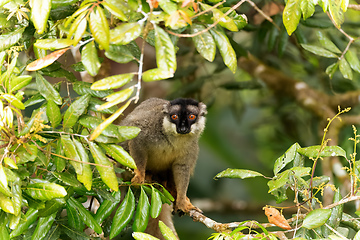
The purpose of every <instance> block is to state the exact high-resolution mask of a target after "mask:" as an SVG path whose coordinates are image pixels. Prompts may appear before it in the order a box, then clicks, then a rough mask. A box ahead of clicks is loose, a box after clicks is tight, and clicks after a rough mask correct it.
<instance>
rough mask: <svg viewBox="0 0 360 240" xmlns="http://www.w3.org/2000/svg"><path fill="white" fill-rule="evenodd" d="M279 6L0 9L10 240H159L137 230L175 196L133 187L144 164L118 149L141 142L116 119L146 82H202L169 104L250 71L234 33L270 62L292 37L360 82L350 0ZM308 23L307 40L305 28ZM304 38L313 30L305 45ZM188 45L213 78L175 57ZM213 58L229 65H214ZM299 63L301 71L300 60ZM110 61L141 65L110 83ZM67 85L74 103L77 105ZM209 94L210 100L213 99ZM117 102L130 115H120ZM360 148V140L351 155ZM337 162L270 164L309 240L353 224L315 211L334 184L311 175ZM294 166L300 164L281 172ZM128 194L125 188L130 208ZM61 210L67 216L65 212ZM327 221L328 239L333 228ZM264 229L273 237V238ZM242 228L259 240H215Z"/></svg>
mask: <svg viewBox="0 0 360 240" xmlns="http://www.w3.org/2000/svg"><path fill="white" fill-rule="evenodd" d="M245 2H247V3H249V4H250V5H251V6H252V7H254V8H255V9H257V10H258V12H260V13H261V14H262V15H263V16H264V17H265V18H266V19H267V20H268V21H269V22H270V23H271V24H270V23H269V22H263V23H261V24H259V25H258V26H255V25H254V24H248V20H247V15H250V14H247V15H245V14H240V11H239V8H240V7H242V5H243V4H244V3H245ZM280 5H283V6H284V10H283V12H281V11H279V12H278V13H276V14H275V15H274V16H272V18H270V17H269V16H268V15H266V13H264V12H262V11H261V10H259V9H258V8H257V6H256V5H255V4H254V2H252V1H250V0H242V1H239V2H237V3H234V2H232V1H228V2H226V1H225V0H224V1H218V0H209V1H195V0H184V1H171V0H148V1H135V0H127V1H116V0H104V1H98V0H85V1H80V0H66V1H60V0H30V1H24V0H13V1H10V0H2V1H0V26H1V30H0V33H1V36H0V62H1V63H2V67H1V69H0V74H1V75H0V83H1V87H0V100H1V101H0V130H1V132H0V136H1V140H0V143H1V144H0V147H1V148H0V154H1V160H0V207H1V212H0V223H1V228H0V231H1V233H0V235H1V239H9V238H15V239H24V238H31V239H59V238H61V239H90V237H89V236H88V235H86V234H85V233H84V231H83V230H84V229H85V228H86V227H85V225H86V226H87V227H88V228H90V229H92V230H93V234H94V235H95V236H99V234H101V233H104V235H105V236H110V238H113V237H116V236H117V235H119V234H120V233H121V232H122V231H123V230H124V229H126V228H128V227H129V226H130V225H131V226H132V229H133V230H134V231H135V233H134V234H133V236H134V238H136V239H146V238H149V239H152V238H151V237H150V236H147V235H145V234H144V233H141V232H142V231H144V229H145V228H146V225H147V221H148V219H149V218H150V217H152V218H156V217H157V216H158V215H159V213H160V211H161V205H162V204H163V203H167V204H170V203H171V201H173V198H172V196H171V195H170V193H168V192H167V191H166V190H165V188H163V187H162V186H159V185H146V184H145V185H142V186H140V187H134V186H130V183H129V182H126V180H124V179H122V178H121V177H120V175H119V174H120V173H122V172H123V171H124V168H126V167H127V169H128V168H131V169H135V168H136V166H135V163H134V161H133V160H132V158H131V156H130V155H129V154H128V153H127V152H126V151H125V150H124V149H123V148H122V147H121V146H119V145H118V143H120V142H123V141H126V140H129V139H132V138H134V137H136V135H137V134H138V133H139V129H137V128H135V127H121V126H117V125H115V124H113V122H114V121H115V119H117V118H118V117H119V116H120V115H121V114H122V113H123V112H124V111H125V110H126V108H127V107H128V106H129V105H130V104H131V103H132V102H137V101H138V100H139V95H140V89H141V87H142V81H144V82H149V81H157V80H163V79H179V78H182V77H189V76H190V78H191V77H193V76H196V80H194V82H192V83H191V84H184V86H183V87H182V88H181V89H180V91H176V92H175V93H174V94H173V97H176V96H177V95H179V94H182V95H187V94H189V93H193V92H197V91H199V89H200V88H202V87H203V86H204V85H206V81H205V79H207V78H210V76H212V75H215V76H216V75H217V74H218V73H220V72H222V71H223V70H224V69H225V68H227V69H229V70H230V72H232V73H234V74H235V75H236V74H241V73H239V71H240V70H238V58H239V56H241V55H246V51H245V49H244V47H243V46H241V44H239V43H237V42H236V41H235V39H236V33H239V32H240V33H241V32H244V31H247V32H248V33H251V32H254V33H255V36H254V37H253V39H254V41H252V42H254V44H257V45H254V46H255V47H254V49H252V51H251V52H252V54H253V55H255V56H262V54H263V52H261V50H263V48H266V51H268V52H271V51H273V50H274V49H275V48H276V51H277V56H279V57H281V56H284V53H286V51H288V50H287V47H289V46H292V47H294V46H293V45H291V44H293V43H292V42H294V41H290V40H293V39H294V36H293V38H290V37H289V36H288V35H291V34H292V33H294V35H295V38H296V47H295V48H293V49H292V51H293V52H294V53H295V54H294V55H295V56H298V55H300V53H301V54H302V55H303V56H304V58H305V59H306V60H307V61H308V62H313V63H314V62H315V64H314V65H316V62H317V58H315V57H314V56H312V55H311V54H309V53H312V54H315V55H317V56H321V57H325V58H329V59H332V60H335V61H333V62H327V63H326V64H327V66H326V69H324V70H325V72H326V73H327V74H328V75H329V77H330V78H336V73H337V70H338V69H339V71H340V73H341V75H342V76H343V77H344V78H347V79H353V78H354V76H357V75H356V74H358V73H360V61H359V59H358V57H357V53H356V46H357V45H356V40H357V38H355V37H352V36H351V35H355V34H358V33H356V32H354V31H353V30H351V28H350V27H349V25H346V21H345V18H344V15H345V13H347V11H348V8H349V1H345V0H343V1H338V0H335V1H330V0H322V1H311V0H288V1H286V4H282V3H280ZM317 5H319V6H320V7H321V11H319V8H318V7H316V6H317ZM324 12H326V13H328V16H327V15H326V14H325V13H324ZM281 14H282V17H281ZM301 16H302V17H303V18H302V19H301ZM324 16H325V17H324ZM304 26H306V27H307V26H309V27H311V29H310V30H309V29H306V31H304ZM333 26H335V27H333ZM343 26H344V28H345V29H346V31H350V32H351V35H350V34H348V33H347V32H345V30H343V29H342V27H343ZM318 28H320V29H321V30H319V29H318ZM322 29H327V31H324V30H322ZM240 30H243V31H240ZM305 32H306V33H305ZM308 32H311V34H309V36H307V33H308ZM256 34H257V35H256ZM339 35H340V36H339ZM264 36H265V37H264ZM311 37H314V38H316V40H317V41H318V42H319V44H320V46H319V44H318V45H316V44H314V42H311V43H310V40H311ZM182 38H191V40H192V44H193V46H194V49H196V52H197V53H198V54H199V55H200V56H201V58H203V59H204V60H206V63H208V62H213V65H209V66H215V67H213V69H214V70H211V71H210V70H209V71H208V70H207V71H196V70H197V66H196V67H195V68H193V66H185V65H184V64H182V63H180V61H178V57H180V54H181V51H183V50H184V49H185V50H184V51H186V47H184V41H183V39H182ZM146 43H147V44H148V45H146ZM344 43H345V44H344ZM244 45H245V44H244ZM147 46H151V47H153V48H154V49H155V60H156V67H153V68H150V69H146V70H145V71H144V58H145V57H146V56H144V49H145V47H147ZM304 50H306V51H308V52H306V51H304ZM50 51H53V52H50ZM77 51H78V52H79V53H80V56H81V57H80V59H78V60H77V62H76V63H75V64H73V65H71V67H69V66H67V65H66V63H64V61H61V58H62V56H69V55H68V54H71V53H74V54H75V52H77ZM217 51H218V52H219V53H220V55H218V57H217V58H216V52H217ZM194 52H195V51H194ZM192 55H194V56H195V54H192ZM219 56H221V60H220V61H219V59H220V58H219ZM266 57H267V56H265V57H264V59H265V60H266ZM194 58H195V57H194ZM294 58H296V61H299V62H300V61H301V60H299V59H300V57H294ZM109 59H110V60H112V61H114V62H116V63H119V64H126V63H130V62H133V63H135V64H137V65H138V71H136V72H126V73H121V74H116V75H111V76H110V75H109V74H103V73H101V69H102V67H103V65H104V64H103V62H105V61H107V60H109ZM201 61H203V60H201ZM204 62H205V61H204ZM105 64H106V63H105ZM287 64H288V63H287V62H285V61H284V64H279V65H281V66H280V68H283V70H284V72H286V71H289V69H291V68H288V67H287V66H288V65H287ZM195 65H197V64H195ZM198 65H199V66H200V65H202V64H198ZM75 71H77V72H83V71H86V73H87V74H88V75H90V76H91V77H96V79H97V80H98V81H96V82H94V83H88V82H84V81H81V79H78V78H77V77H76V76H75V75H74V72H75ZM204 72H205V73H204ZM196 74H199V75H196ZM48 77H52V78H55V79H56V80H58V79H59V78H62V79H65V82H66V87H67V88H66V89H64V86H65V84H62V82H61V81H57V82H56V83H53V82H51V81H50V80H49V78H48ZM133 81H135V84H133ZM69 86H70V87H71V88H72V90H74V91H75V92H76V96H73V94H70V91H69V89H68V88H69ZM219 86H220V87H221V88H224V89H227V90H240V89H255V88H259V84H257V83H256V82H255V81H249V82H241V81H235V82H230V83H222V84H221V85H219ZM119 88H121V89H120V90H118V89H119ZM209 95H210V97H211V98H215V96H216V93H215V92H214V93H211V94H209ZM103 99H104V100H105V101H103ZM209 102H211V101H209ZM234 102H235V101H234ZM118 104H123V105H122V106H121V107H119V108H118V109H116V107H115V106H117V105H118ZM31 112H32V113H31ZM29 113H31V114H29ZM29 115H30V116H29ZM327 117H329V116H327ZM357 137H358V136H357V135H356V134H355V139H354V142H355V147H356V144H357V141H358V140H357ZM328 156H341V157H344V158H346V159H347V154H346V151H345V150H343V149H342V148H340V147H338V146H327V141H326V139H325V138H323V141H322V143H321V145H320V146H310V147H305V148H302V147H300V145H299V144H297V143H296V144H294V145H293V146H292V147H290V148H289V150H288V151H287V152H286V153H285V154H284V155H283V156H282V157H280V158H279V159H278V160H277V161H276V162H275V166H274V168H273V171H274V175H275V176H274V177H273V178H272V179H271V180H270V181H269V182H268V186H269V192H270V193H271V194H272V195H274V197H275V199H276V200H277V202H282V201H284V200H286V199H287V198H288V194H287V191H288V190H289V189H290V190H292V191H294V192H295V193H296V198H295V200H296V204H297V205H296V207H298V208H300V206H301V205H300V204H301V203H300V201H299V199H301V200H302V201H303V203H304V204H307V205H308V208H309V209H314V210H312V211H310V212H309V213H308V214H307V216H306V217H305V218H304V220H303V225H302V228H301V229H300V230H299V231H298V232H297V234H298V235H299V236H301V237H306V236H308V234H310V233H312V231H313V230H312V229H315V230H314V231H316V233H317V234H318V235H317V236H324V237H327V236H331V234H332V233H334V231H332V230H331V231H330V232H329V229H337V228H338V226H339V222H338V221H337V219H338V217H339V215H341V214H342V216H343V220H344V221H345V220H346V217H345V216H347V220H348V219H349V216H348V215H345V213H343V211H342V208H341V207H340V206H342V205H340V204H335V205H334V206H333V207H332V210H325V209H318V208H317V206H316V205H315V204H316V202H315V200H317V201H319V202H320V200H319V198H318V197H317V193H318V192H321V191H322V190H323V189H324V186H325V185H326V184H327V182H328V181H329V177H327V176H319V177H315V169H316V163H317V161H318V160H319V159H321V158H324V157H328ZM355 156H356V151H354V153H353V155H352V156H351V159H350V160H349V159H347V160H348V162H349V167H348V172H349V175H350V178H351V179H352V184H353V185H352V186H353V190H352V192H351V194H350V197H353V196H354V194H355V190H354V189H356V187H357V184H358V162H357V161H356V159H355ZM304 157H308V158H309V159H312V160H313V161H314V162H313V165H312V168H309V167H304ZM116 162H118V163H120V165H119V164H115V163H116ZM290 164H292V167H291V168H289V169H286V167H288V166H289V165H290ZM257 176H263V177H264V176H265V175H264V174H261V173H258V172H255V171H249V170H242V169H228V170H226V171H224V172H222V173H220V174H218V175H217V176H216V178H221V177H231V178H249V177H257ZM309 176H310V178H309ZM119 185H121V186H124V187H125V190H126V191H124V192H126V194H125V196H124V197H123V200H122V201H121V199H122V198H121V196H120V191H119ZM314 190H315V192H314V193H313V191H314ZM338 193H339V191H338ZM298 196H299V198H298ZM335 197H336V198H335V200H334V202H337V201H340V199H341V196H339V195H338V194H337V195H335ZM94 198H96V199H97V201H98V202H99V203H100V207H99V208H98V209H97V212H96V213H94V212H93V211H92V209H91V206H90V208H89V209H87V208H85V207H84V205H83V204H82V203H84V202H86V201H87V200H89V199H94ZM149 198H150V200H149ZM347 199H349V197H348V198H347ZM118 206H119V207H118ZM117 207H118V208H117ZM63 210H66V215H63V214H62V212H64V211H63ZM330 211H331V213H330ZM112 214H113V217H112ZM314 219H316V220H317V221H314ZM301 220H302V219H299V221H301ZM297 223H298V222H296V224H297ZM325 223H326V226H330V227H331V228H324V225H325ZM259 227H260V228H261V229H262V232H263V233H265V235H266V236H268V237H269V238H275V237H274V236H273V235H272V234H271V233H268V232H267V230H266V229H265V228H263V227H262V226H261V225H259ZM160 228H161V231H162V233H163V235H164V236H165V237H167V236H168V239H174V236H172V235H171V231H170V232H169V229H167V227H166V226H165V225H162V224H160ZM319 229H320V230H321V231H320V230H319ZM243 230H245V231H246V230H248V231H249V232H251V233H254V234H255V235H256V234H261V233H258V232H256V231H254V230H253V229H251V228H246V227H239V228H237V229H235V230H234V231H232V233H216V234H214V235H213V236H212V237H213V238H214V239H228V238H230V239H231V238H233V237H234V236H235V238H241V237H242V236H243V235H242V233H241V231H243ZM317 230H319V231H317ZM356 230H357V231H358V230H359V229H356ZM358 235H359V233H358V234H357V236H358Z"/></svg>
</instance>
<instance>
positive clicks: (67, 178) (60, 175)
mask: <svg viewBox="0 0 360 240" xmlns="http://www.w3.org/2000/svg"><path fill="white" fill-rule="evenodd" d="M51 173H52V174H53V175H54V177H56V178H57V179H58V180H60V181H62V182H63V183H64V184H65V185H68V186H73V187H81V184H80V182H79V181H78V180H76V177H75V176H74V175H73V174H70V173H67V172H51Z"/></svg>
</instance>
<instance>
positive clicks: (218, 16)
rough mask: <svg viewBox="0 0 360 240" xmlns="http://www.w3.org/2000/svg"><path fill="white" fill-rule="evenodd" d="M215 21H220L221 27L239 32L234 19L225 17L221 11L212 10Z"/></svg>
mask: <svg viewBox="0 0 360 240" xmlns="http://www.w3.org/2000/svg"><path fill="white" fill-rule="evenodd" d="M212 12H213V19H214V21H218V20H220V21H219V24H220V26H222V27H224V28H227V29H229V30H230V31H233V32H237V31H238V28H237V26H236V24H235V22H234V20H233V19H231V18H230V17H228V16H227V15H225V14H224V13H223V12H222V11H220V10H219V9H216V8H214V9H212Z"/></svg>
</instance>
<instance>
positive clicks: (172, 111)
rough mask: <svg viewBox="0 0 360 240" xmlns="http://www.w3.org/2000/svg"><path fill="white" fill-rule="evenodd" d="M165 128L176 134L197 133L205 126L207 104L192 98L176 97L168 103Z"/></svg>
mask: <svg viewBox="0 0 360 240" xmlns="http://www.w3.org/2000/svg"><path fill="white" fill-rule="evenodd" d="M164 112H165V113H166V115H165V118H164V128H165V130H166V131H171V132H173V133H175V134H189V133H190V134H196V133H200V132H202V130H203V129H204V126H205V114H206V106H205V104H203V103H199V102H197V101H195V100H192V99H182V98H181V99H175V100H173V101H171V102H170V104H169V105H167V109H166V110H165V111H164Z"/></svg>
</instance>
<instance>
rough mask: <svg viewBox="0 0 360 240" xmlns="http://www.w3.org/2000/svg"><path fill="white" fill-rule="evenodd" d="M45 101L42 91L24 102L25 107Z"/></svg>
mask: <svg viewBox="0 0 360 240" xmlns="http://www.w3.org/2000/svg"><path fill="white" fill-rule="evenodd" d="M44 101H45V98H44V97H43V96H42V95H41V94H40V93H37V94H35V95H33V96H32V97H31V98H29V99H28V100H27V101H26V102H25V103H24V107H30V106H33V105H35V104H38V103H42V102H44Z"/></svg>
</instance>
